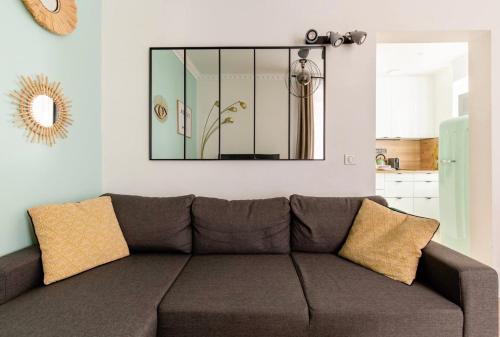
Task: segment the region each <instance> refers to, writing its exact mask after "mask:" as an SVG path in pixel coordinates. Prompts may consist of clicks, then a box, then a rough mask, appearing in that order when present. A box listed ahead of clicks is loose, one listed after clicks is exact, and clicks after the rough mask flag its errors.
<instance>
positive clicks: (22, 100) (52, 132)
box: [10, 75, 72, 146]
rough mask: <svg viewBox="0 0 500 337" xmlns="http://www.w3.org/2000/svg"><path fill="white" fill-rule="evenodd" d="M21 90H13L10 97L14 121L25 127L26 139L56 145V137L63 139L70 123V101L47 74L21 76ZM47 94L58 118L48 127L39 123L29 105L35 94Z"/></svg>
mask: <svg viewBox="0 0 500 337" xmlns="http://www.w3.org/2000/svg"><path fill="white" fill-rule="evenodd" d="M19 84H20V87H21V88H20V90H18V91H16V90H14V91H12V92H11V93H10V97H11V98H12V102H13V104H15V105H16V107H17V111H16V119H15V122H16V123H17V124H18V125H20V126H24V127H25V128H26V130H27V137H28V139H29V140H30V141H31V142H32V143H34V142H37V143H40V142H42V143H45V144H47V145H49V146H52V145H54V144H55V142H56V139H57V138H66V137H67V135H68V130H67V128H68V126H70V125H71V123H72V120H71V114H70V108H71V104H70V101H69V100H67V99H66V97H65V96H64V93H63V90H62V88H61V85H60V83H58V82H49V80H48V78H47V76H45V75H38V76H36V78H31V77H29V76H28V77H24V76H23V77H21V78H20V83H19ZM42 95H45V96H48V97H50V98H51V99H52V100H53V102H54V107H55V111H56V112H57V117H56V118H55V119H54V123H53V124H52V125H51V126H44V125H42V124H40V123H39V122H38V121H37V120H36V119H35V117H34V115H33V111H32V106H33V101H34V99H35V98H37V97H38V96H42Z"/></svg>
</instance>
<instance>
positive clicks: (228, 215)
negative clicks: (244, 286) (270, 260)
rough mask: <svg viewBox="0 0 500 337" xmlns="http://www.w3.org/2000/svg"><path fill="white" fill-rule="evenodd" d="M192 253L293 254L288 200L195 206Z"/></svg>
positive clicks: (200, 199)
mask: <svg viewBox="0 0 500 337" xmlns="http://www.w3.org/2000/svg"><path fill="white" fill-rule="evenodd" d="M192 212H193V230H194V235H193V240H194V242H193V244H194V247H193V251H194V252H195V253H198V254H211V253H214V254H219V253H228V254H254V253H265V254H277V253H288V252H289V251H290V205H289V202H288V199H286V198H273V199H262V200H232V201H229V200H223V199H215V198H203V197H197V198H196V199H195V200H194V202H193V207H192Z"/></svg>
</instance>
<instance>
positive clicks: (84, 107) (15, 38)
mask: <svg viewBox="0 0 500 337" xmlns="http://www.w3.org/2000/svg"><path fill="white" fill-rule="evenodd" d="M77 3H78V28H77V29H76V31H75V32H74V33H73V34H71V35H69V36H65V37H60V36H57V35H54V34H51V33H49V32H47V31H46V30H44V29H43V28H42V27H40V26H39V25H38V24H36V23H35V22H34V21H33V19H32V17H31V15H30V14H29V13H28V12H27V10H26V9H25V7H24V5H23V4H22V1H21V0H2V1H1V4H0V26H1V29H0V41H2V48H1V51H0V96H1V98H0V256H1V255H5V254H7V253H9V252H12V251H15V250H18V249H20V248H23V247H25V246H29V245H30V244H31V243H32V232H31V225H30V223H29V220H28V217H27V215H26V209H27V208H28V207H32V206H36V205H40V204H45V203H51V202H64V201H77V200H80V199H83V198H88V197H94V196H96V195H98V194H99V193H100V192H101V123H100V106H101V97H100V92H101V88H100V83H101V79H100V76H101V70H100V62H101V59H100V58H101V32H100V27H101V0H83V1H82V0H80V1H78V2H77ZM40 73H43V74H46V75H47V76H49V79H50V80H55V81H59V82H61V84H62V87H63V88H64V92H65V94H66V95H67V96H68V97H69V98H70V99H71V101H72V106H73V107H72V111H71V113H72V116H73V120H74V123H73V125H72V126H70V128H69V137H68V138H67V139H64V140H59V141H58V143H57V144H56V145H55V146H53V147H52V148H51V147H48V146H46V145H42V144H31V143H29V142H28V141H27V140H26V138H25V131H24V129H21V128H18V127H16V126H14V125H13V123H12V121H13V112H14V106H13V105H11V104H10V99H9V97H7V94H8V93H9V92H10V91H11V90H12V89H16V88H17V84H18V81H17V79H18V76H21V75H35V74H40Z"/></svg>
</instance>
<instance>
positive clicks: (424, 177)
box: [414, 172, 439, 181]
mask: <svg viewBox="0 0 500 337" xmlns="http://www.w3.org/2000/svg"><path fill="white" fill-rule="evenodd" d="M414 180H415V181H439V173H437V172H422V173H414Z"/></svg>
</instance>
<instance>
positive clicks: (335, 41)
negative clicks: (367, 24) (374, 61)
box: [306, 29, 368, 48]
mask: <svg viewBox="0 0 500 337" xmlns="http://www.w3.org/2000/svg"><path fill="white" fill-rule="evenodd" d="M367 36H368V34H367V33H366V32H363V31H361V30H354V31H352V32H347V33H345V34H344V35H342V34H340V33H338V32H332V31H330V32H327V33H326V35H321V36H320V35H319V34H318V31H317V30H315V29H309V30H308V31H307V33H306V44H331V45H332V47H334V48H338V47H340V46H341V45H343V44H353V43H354V44H357V45H358V46H360V45H362V44H363V43H365V41H366V37H367Z"/></svg>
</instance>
